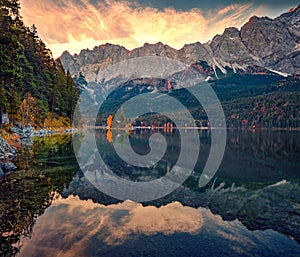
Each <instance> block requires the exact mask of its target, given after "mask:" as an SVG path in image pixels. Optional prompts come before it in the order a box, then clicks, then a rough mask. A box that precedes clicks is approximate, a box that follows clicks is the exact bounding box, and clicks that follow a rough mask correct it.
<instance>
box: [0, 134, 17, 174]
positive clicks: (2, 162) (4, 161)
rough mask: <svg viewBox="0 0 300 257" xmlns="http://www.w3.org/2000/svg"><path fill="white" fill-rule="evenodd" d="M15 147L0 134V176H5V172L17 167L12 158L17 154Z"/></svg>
mask: <svg viewBox="0 0 300 257" xmlns="http://www.w3.org/2000/svg"><path fill="white" fill-rule="evenodd" d="M17 152H18V151H17V149H16V148H15V147H13V146H10V145H9V144H8V143H7V142H6V141H5V140H4V139H3V138H2V137H1V136H0V178H1V177H3V176H5V174H6V173H8V172H11V171H14V170H16V169H17V167H16V165H15V164H14V163H13V162H12V160H13V159H14V158H15V157H16V156H17Z"/></svg>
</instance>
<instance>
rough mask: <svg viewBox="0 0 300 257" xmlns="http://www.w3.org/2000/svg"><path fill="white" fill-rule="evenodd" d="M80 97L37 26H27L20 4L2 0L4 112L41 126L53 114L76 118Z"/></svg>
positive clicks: (0, 96) (0, 107) (0, 87)
mask: <svg viewBox="0 0 300 257" xmlns="http://www.w3.org/2000/svg"><path fill="white" fill-rule="evenodd" d="M78 97H79V89H78V88H77V86H76V85H75V83H74V81H73V80H72V77H71V76H70V74H69V73H68V72H67V73H66V72H65V71H64V69H63V66H62V64H61V62H60V60H59V59H57V60H54V59H53V56H52V53H51V51H50V50H49V49H48V48H47V47H46V45H45V43H44V42H43V41H42V40H41V39H40V38H39V37H38V35H37V28H36V27H35V25H32V26H31V27H27V26H25V25H24V23H23V21H22V17H21V16H20V3H19V1H18V0H0V113H1V111H3V112H6V113H8V115H9V117H10V120H11V121H21V120H20V119H22V118H24V117H25V116H26V117H25V118H26V119H27V121H28V119H29V120H30V119H31V118H32V119H33V120H34V122H35V123H38V124H32V125H36V126H38V125H40V124H43V122H44V121H45V119H46V118H47V117H48V116H49V114H51V115H55V116H63V117H68V118H70V119H72V113H73V110H74V108H75V105H76V102H77V100H78ZM21 107H22V108H21ZM20 109H21V110H20ZM0 122H1V120H0Z"/></svg>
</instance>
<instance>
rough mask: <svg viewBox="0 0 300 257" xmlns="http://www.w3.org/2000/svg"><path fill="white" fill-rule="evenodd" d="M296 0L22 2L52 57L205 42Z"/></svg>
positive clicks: (24, 13)
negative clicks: (111, 47) (104, 47)
mask: <svg viewBox="0 0 300 257" xmlns="http://www.w3.org/2000/svg"><path fill="white" fill-rule="evenodd" d="M298 3H299V2H298V1H297V0H296V1H294V0H285V1H282V0H269V1H258V0H254V1H251V2H250V1H243V0H242V1H234V0H223V1H221V0H218V1H211V0H204V1H200V0H188V1H182V0H175V1H168V0H150V1H146V0H138V1H123V0H39V1H36V0H21V8H22V9H21V13H22V16H23V18H24V21H25V24H26V25H28V26H30V25H32V24H35V25H36V26H37V27H38V33H39V36H40V37H41V38H42V39H43V40H44V41H45V42H46V44H47V45H48V47H49V48H50V49H51V50H52V52H53V54H54V57H59V56H60V55H61V53H62V52H63V51H65V50H68V51H69V52H70V53H72V54H73V53H79V52H80V50H81V49H86V48H89V49H93V48H94V46H96V45H100V44H104V43H107V42H109V43H114V44H119V45H123V46H125V47H126V48H127V49H133V48H135V47H139V46H142V45H143V44H144V43H145V42H148V43H157V42H159V41H161V42H163V43H165V44H168V45H170V46H172V47H174V48H177V49H179V48H181V47H182V46H183V45H184V44H186V43H194V42H197V41H200V42H201V43H205V42H207V41H209V40H211V39H212V38H213V36H214V35H216V34H221V33H222V32H223V31H224V29H225V28H226V27H230V26H235V27H237V28H240V27H241V26H242V25H243V24H244V23H245V22H247V21H248V19H249V18H250V17H251V16H253V15H257V16H269V17H271V18H273V17H276V16H278V15H279V14H281V13H283V12H285V11H288V10H289V9H290V8H292V7H294V6H296V5H297V4H298Z"/></svg>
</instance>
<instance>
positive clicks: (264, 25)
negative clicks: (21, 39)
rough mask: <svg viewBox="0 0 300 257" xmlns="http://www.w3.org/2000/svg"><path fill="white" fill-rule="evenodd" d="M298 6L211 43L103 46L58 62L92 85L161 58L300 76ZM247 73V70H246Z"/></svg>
mask: <svg viewBox="0 0 300 257" xmlns="http://www.w3.org/2000/svg"><path fill="white" fill-rule="evenodd" d="M299 16H300V5H298V6H296V7H295V8H293V9H291V10H290V11H289V12H287V13H285V14H282V15H281V16H279V17H277V18H275V19H270V18H268V17H257V16H254V17H252V18H250V19H249V21H248V22H247V23H246V24H245V25H244V26H243V27H242V28H241V30H240V31H239V30H238V29H237V28H234V27H230V28H227V29H225V30H224V33H223V34H222V35H217V36H215V37H214V38H213V39H212V41H211V42H208V43H206V44H201V43H200V42H196V43H193V44H186V45H184V47H183V48H181V49H180V50H176V49H174V48H172V47H170V46H168V45H165V44H163V43H162V42H158V43H156V44H149V43H145V44H144V45H143V46H142V47H139V48H136V49H133V50H131V51H129V50H127V49H126V48H125V47H123V46H119V45H113V44H109V43H107V44H105V45H101V46H97V47H95V48H94V49H93V50H88V49H85V50H82V51H81V52H80V54H79V55H77V54H75V55H73V56H71V55H70V53H68V52H64V53H63V54H62V56H61V62H62V64H63V66H64V68H65V69H66V70H69V71H70V72H71V74H72V75H75V74H78V73H79V72H82V73H83V74H85V76H86V78H87V80H88V81H94V79H95V78H96V77H97V73H98V72H99V70H103V69H105V68H106V67H108V66H109V65H111V64H115V63H117V62H120V61H123V60H126V59H129V58H134V57H141V56H163V57H168V58H171V59H175V60H180V61H182V62H185V63H187V64H189V65H190V64H194V63H199V62H206V63H207V64H208V65H209V66H210V67H212V69H213V70H216V67H218V68H219V69H220V70H221V71H222V72H225V73H226V67H229V68H231V69H233V70H234V71H235V70H241V69H242V70H244V71H247V70H249V69H247V67H248V66H255V65H256V66H260V67H264V68H268V69H273V70H277V71H280V72H283V73H288V74H299V73H300V56H299V52H300V47H299V45H300V17H299ZM250 70H251V69H250Z"/></svg>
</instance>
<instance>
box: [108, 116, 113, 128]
mask: <svg viewBox="0 0 300 257" xmlns="http://www.w3.org/2000/svg"><path fill="white" fill-rule="evenodd" d="M113 118H114V117H113V115H112V114H111V115H109V116H108V118H107V120H106V123H107V126H108V128H109V129H110V128H111V126H112V122H113Z"/></svg>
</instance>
